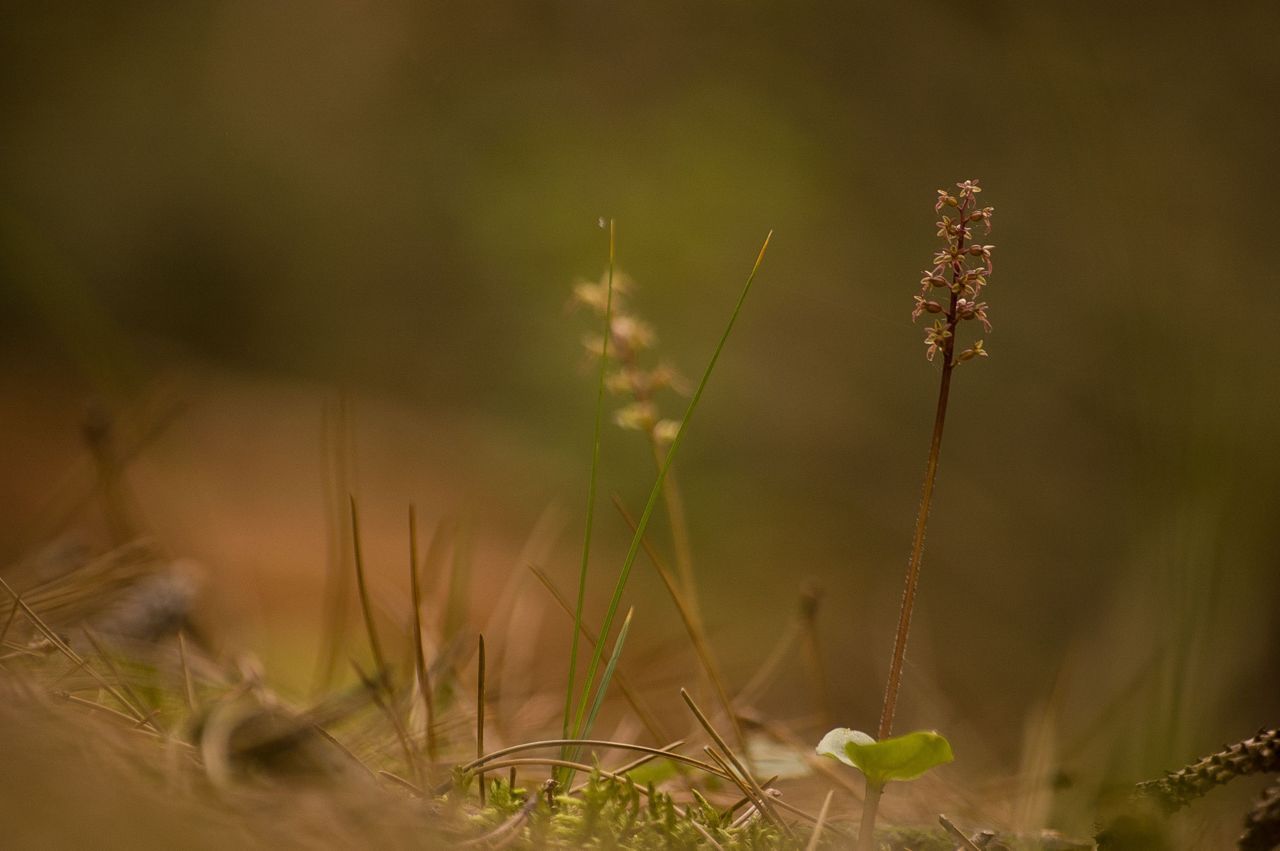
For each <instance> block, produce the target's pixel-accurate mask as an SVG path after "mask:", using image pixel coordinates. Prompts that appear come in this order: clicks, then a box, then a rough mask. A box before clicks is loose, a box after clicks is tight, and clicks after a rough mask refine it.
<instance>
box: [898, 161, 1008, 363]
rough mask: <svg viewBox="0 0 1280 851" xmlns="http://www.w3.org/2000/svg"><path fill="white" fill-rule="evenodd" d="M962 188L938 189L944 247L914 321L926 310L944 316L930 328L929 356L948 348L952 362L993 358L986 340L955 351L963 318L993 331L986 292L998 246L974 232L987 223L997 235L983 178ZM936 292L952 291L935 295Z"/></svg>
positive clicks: (927, 274) (923, 283)
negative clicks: (982, 197) (982, 199)
mask: <svg viewBox="0 0 1280 851" xmlns="http://www.w3.org/2000/svg"><path fill="white" fill-rule="evenodd" d="M956 188H957V190H958V191H956V192H954V193H952V192H948V191H947V190H945V189H939V190H938V200H937V203H935V204H934V207H933V209H934V211H935V212H937V213H941V214H942V218H941V220H939V221H938V222H937V226H938V237H939V238H940V239H942V240H943V243H944V247H943V248H942V249H940V250H938V251H936V252H934V255H933V266H932V268H930V269H926V270H925V271H924V273H923V276H922V277H921V278H920V295H918V296H915V297H914V298H915V309H914V310H912V311H911V319H912V321H915V320H916V319H919V318H920V317H921V316H923V315H924V314H926V313H931V314H936V315H937V316H938V317H939V318H938V319H935V320H934V322H933V325H932V326H931V327H929V328H926V329H925V333H924V344H925V346H926V349H925V357H927V358H928V359H929V360H931V361H932V360H933V358H934V356H935V355H937V354H938V353H939V352H942V354H943V363H944V364H947V365H951V364H957V363H964V362H965V361H969V360H973V359H974V358H985V357H986V356H987V350H986V349H985V348H983V341H982V340H978V341H977V342H976V343H974V344H973V345H972V346H970V347H969V348H967V349H964V350H963V351H961V352H958V353H957V352H956V351H955V339H956V336H955V335H956V327H957V326H958V325H959V324H960V323H961V322H964V321H966V320H973V319H976V320H977V321H978V322H980V323H981V324H982V327H983V329H984V330H985V331H987V332H988V333H990V331H991V322H990V320H988V319H987V303H986V302H985V301H982V300H981V296H982V291H983V289H984V288H985V287H986V286H987V282H988V281H989V280H990V278H991V274H992V272H993V270H994V269H993V266H992V262H991V251H992V249H994V248H995V246H994V245H982V244H979V243H977V242H974V241H973V236H974V233H973V230H974V228H975V227H976V226H977V225H978V224H979V223H981V224H982V226H983V228H984V230H985V233H991V214H992V213H993V212H994V209H993V208H991V207H979V206H978V198H977V196H978V193H979V192H981V191H982V188H981V187H980V186H979V185H978V181H976V180H966V181H963V182H961V183H957V184H956ZM944 211H946V212H944ZM935 290H946V292H945V293H942V294H941V296H940V297H931V296H934V295H935V294H934V291H935ZM935 299H936V300H935Z"/></svg>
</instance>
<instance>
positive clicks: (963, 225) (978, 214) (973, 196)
mask: <svg viewBox="0 0 1280 851" xmlns="http://www.w3.org/2000/svg"><path fill="white" fill-rule="evenodd" d="M957 186H958V187H959V189H960V193H959V197H956V196H955V195H952V194H951V193H950V192H947V191H946V190H941V189H940V190H938V201H937V204H936V206H935V207H934V209H935V210H936V211H938V212H941V211H942V210H943V209H944V208H949V209H950V210H953V211H955V212H956V213H957V214H958V215H957V218H955V219H952V218H951V216H950V215H949V214H944V215H943V216H942V220H941V221H939V222H938V226H939V229H938V236H940V237H942V238H943V239H944V241H945V244H946V248H945V250H942V251H939V252H937V253H936V254H935V255H934V259H933V263H934V267H933V270H932V271H926V272H925V276H924V278H923V279H922V280H921V285H922V290H921V295H919V296H916V299H915V301H916V309H915V311H914V312H913V313H912V318H913V319H915V318H918V317H919V316H921V315H922V314H924V313H926V312H928V313H932V314H942V317H943V318H941V319H939V320H937V321H936V322H935V323H934V326H933V328H932V329H929V330H928V331H926V333H925V344H926V345H927V346H928V350H927V357H928V358H929V360H933V357H934V355H936V354H937V353H938V352H941V353H942V376H941V379H940V382H939V385H938V406H937V409H936V411H935V412H934V417H933V435H932V437H931V438H930V440H929V459H928V462H927V463H926V465H925V473H924V488H923V493H922V494H921V497H920V507H919V509H918V511H917V512H916V527H915V532H914V534H913V535H912V537H911V558H910V561H909V562H908V564H907V576H906V584H905V587H904V588H903V592H902V605H901V608H900V609H899V611H898V629H897V632H896V633H895V635H894V640H893V657H892V659H891V660H890V663H889V679H888V682H887V683H886V685H885V692H884V705H883V706H882V708H881V712H880V726H879V733H878V735H877V738H879V739H881V740H884V739H887V738H888V737H889V736H890V735H891V734H892V733H893V716H894V712H895V711H896V710H897V706H898V691H899V689H900V688H901V686H902V666H903V663H904V661H905V660H906V655H907V636H908V635H909V634H910V632H911V615H912V612H913V611H914V610H915V604H916V590H917V588H918V587H919V585H920V562H921V559H922V558H923V557H924V536H925V529H926V527H927V526H928V524H929V510H930V508H932V506H933V492H934V487H935V485H936V483H937V480H938V461H939V458H940V457H941V455H942V433H943V428H944V427H945V425H946V421H947V402H948V401H949V399H950V397H951V375H952V373H953V372H954V371H955V368H956V366H957V365H958V364H959V363H963V362H965V361H968V360H972V359H974V358H977V357H986V356H987V352H986V350H985V349H984V347H983V341H982V340H978V341H976V342H975V343H974V344H973V345H972V346H971V347H970V348H967V349H965V350H964V351H962V352H960V353H959V354H957V352H956V333H957V331H958V330H959V325H960V322H961V321H962V320H971V319H976V320H978V321H980V322H981V323H982V325H983V327H984V328H986V329H987V330H990V328H991V325H990V322H988V321H987V313H986V310H987V304H986V302H981V301H978V298H979V296H980V295H981V293H982V289H983V287H985V286H986V285H987V277H988V276H989V275H990V273H991V268H992V267H991V249H992V248H993V247H994V246H990V245H977V244H974V245H966V244H965V242H966V239H967V237H969V236H970V235H971V230H970V227H969V226H970V224H971V223H976V222H979V221H981V222H984V223H985V224H986V227H987V231H988V232H990V229H991V214H992V208H990V207H984V208H982V209H978V206H977V194H978V193H979V192H981V191H982V189H981V188H980V187H979V186H978V182H977V181H976V180H966V181H964V182H963V183H959V184H957ZM970 256H972V257H981V258H982V263H983V266H981V267H979V268H969V266H968V265H967V263H966V258H967V257H970ZM948 270H949V271H950V272H951V279H950V280H949V281H948V280H947V279H946V278H945V277H944V274H945V272H947V271H948ZM941 287H945V288H946V289H947V291H948V293H949V295H950V299H949V300H948V303H947V304H945V305H944V304H941V303H939V302H935V301H932V300H929V299H927V298H926V296H928V295H929V293H930V292H931V291H932V289H933V288H941ZM883 792H884V784H883V783H872V782H871V780H870V779H869V778H868V780H867V794H866V799H865V800H864V802H863V806H862V829H861V832H860V834H859V836H858V848H859V849H862V851H871V849H873V848H874V847H875V825H876V811H877V810H878V809H879V806H880V796H881V794H882V793H883Z"/></svg>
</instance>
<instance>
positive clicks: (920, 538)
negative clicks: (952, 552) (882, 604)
mask: <svg viewBox="0 0 1280 851" xmlns="http://www.w3.org/2000/svg"><path fill="white" fill-rule="evenodd" d="M963 220H964V218H963V216H962V217H961V222H962V224H961V229H960V233H959V237H958V242H957V246H958V247H959V248H964V239H965V230H964V225H963ZM959 278H960V274H959V272H958V271H957V270H956V269H955V268H952V270H951V281H952V283H953V284H955V283H956V282H958V280H959ZM956 289H957V288H956V287H955V286H953V287H952V289H951V306H950V308H949V309H948V311H947V325H948V327H949V328H950V329H951V336H950V337H948V338H947V341H946V344H945V345H944V346H943V350H942V380H941V383H940V385H939V387H938V407H937V411H936V412H935V413H934V417H933V436H932V437H931V438H930V440H929V461H928V463H927V464H926V465H925V472H924V493H923V494H922V495H921V497H920V508H919V511H917V513H916V529H915V534H914V535H912V538H911V561H910V562H909V563H908V565H907V581H906V587H905V588H904V589H903V592H902V606H901V608H900V609H899V611H898V631H897V634H896V635H895V636H894V640H893V659H892V661H891V662H890V664H889V681H888V684H887V685H886V686H885V692H884V706H883V708H882V709H881V712H880V732H879V735H878V736H877V738H880V739H886V738H888V737H889V735H890V733H892V732H893V714H894V711H895V710H896V709H897V707H898V690H899V688H900V687H901V686H902V664H903V661H904V660H905V659H906V655H907V634H908V633H909V632H910V631H911V613H912V610H913V609H914V608H915V605H916V589H917V587H918V586H919V585H920V560H921V558H922V557H923V556H924V532H925V527H926V526H928V524H929V509H930V508H931V507H932V505H933V489H934V484H935V483H936V482H937V479H938V459H939V457H940V456H941V455H942V429H943V426H944V425H945V423H946V420H947V400H948V399H949V398H950V396H951V373H952V372H953V371H954V370H955V366H956V362H955V353H956V336H955V329H956V324H957V322H956V301H957V300H958V299H959V295H960V294H959V293H958V292H957V291H956ZM878 797H879V796H878V795H877V800H878ZM870 802H871V801H870V797H868V803H870ZM872 811H873V813H874V809H873V810H872Z"/></svg>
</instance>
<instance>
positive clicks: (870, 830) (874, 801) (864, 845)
mask: <svg viewBox="0 0 1280 851" xmlns="http://www.w3.org/2000/svg"><path fill="white" fill-rule="evenodd" d="M883 793H884V787H883V786H877V785H875V784H873V783H872V782H871V781H870V780H868V781H867V794H866V797H864V798H863V799H862V823H861V824H859V825H858V851H875V847H876V812H877V811H878V810H879V809H880V796H881V795H882V794H883Z"/></svg>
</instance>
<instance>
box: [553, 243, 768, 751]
mask: <svg viewBox="0 0 1280 851" xmlns="http://www.w3.org/2000/svg"><path fill="white" fill-rule="evenodd" d="M772 238H773V231H769V234H768V236H766V237H765V240H764V244H763V245H761V246H760V253H759V254H757V255H756V262H755V264H754V265H753V266H752V267H751V273H750V274H749V275H747V282H746V284H744V285H743V288H742V293H741V294H740V295H739V296H738V301H737V303H736V304H735V305H734V308H733V312H732V313H731V314H730V315H729V321H728V323H727V324H726V325H725V329H724V332H723V333H722V334H721V335H720V339H719V341H718V342H717V343H716V347H715V350H714V351H713V352H712V353H711V360H710V361H709V362H708V363H707V368H706V370H705V371H704V372H703V373H702V378H701V379H700V380H699V381H698V386H697V388H696V389H695V390H694V392H693V398H691V399H690V400H689V405H688V407H687V408H686V409H685V414H684V418H683V419H682V420H681V421H680V427H679V429H678V430H677V431H676V435H675V438H674V439H673V440H672V441H671V446H670V448H669V449H668V450H667V457H666V460H665V461H663V463H662V469H661V470H659V471H658V478H657V480H656V481H655V482H654V483H653V487H652V488H651V489H650V491H649V499H648V500H647V501H646V503H645V506H644V511H642V512H641V514H640V521H639V523H637V528H636V533H635V534H634V535H633V536H632V538H631V547H630V549H628V550H627V557H626V559H624V561H623V563H622V570H621V571H619V573H618V579H617V582H616V583H615V584H614V588H613V597H612V598H611V599H610V601H609V607H608V609H606V610H605V617H604V621H603V623H601V625H600V638H601V640H600V641H598V642H596V647H595V651H594V652H593V653H592V654H591V662H590V664H589V665H588V667H587V676H586V682H585V683H584V684H583V688H582V695H581V700H580V702H579V704H578V711H577V714H576V716H575V719H574V725H573V729H574V731H575V732H576V733H578V734H581V733H584V732H585V731H584V730H583V729H582V720H583V717H584V716H585V714H586V710H587V701H588V699H589V698H590V695H591V686H592V683H593V682H594V681H595V675H596V671H597V669H598V668H599V665H600V660H601V656H602V654H603V651H604V639H605V638H606V637H607V636H608V635H609V632H610V630H611V629H612V627H613V619H614V617H615V615H616V614H617V611H618V607H619V605H620V604H621V603H622V592H623V590H624V589H625V588H626V585H627V579H628V578H630V576H631V568H632V567H633V566H634V565H635V562H636V557H637V556H638V555H639V554H640V544H641V541H643V540H644V533H645V530H646V529H648V527H649V520H650V518H651V517H652V516H653V511H654V508H655V507H656V506H657V503H658V499H659V497H660V496H661V494H662V484H663V482H664V481H665V480H666V477H667V472H668V471H669V470H670V469H671V464H672V462H673V461H674V460H675V457H676V453H677V452H679V450H680V445H681V444H682V443H683V442H684V437H685V434H686V433H687V431H688V427H689V420H690V419H691V418H692V417H693V414H694V412H695V411H697V409H698V403H699V402H701V401H702V394H703V393H704V392H705V391H706V389H707V382H708V381H710V379H711V373H712V372H714V371H715V366H716V362H717V361H718V360H719V359H720V354H721V352H723V351H724V347H725V343H727V342H728V340H729V334H730V333H731V332H732V331H733V326H734V324H735V323H736V322H737V320H738V315H739V314H740V313H741V312H742V306H743V304H745V303H746V300H747V295H748V294H750V292H751V285H752V283H754V282H755V279H756V275H757V274H758V273H759V271H760V265H761V264H762V263H763V262H764V255H765V252H766V251H768V249H769V240H770V239H772Z"/></svg>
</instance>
